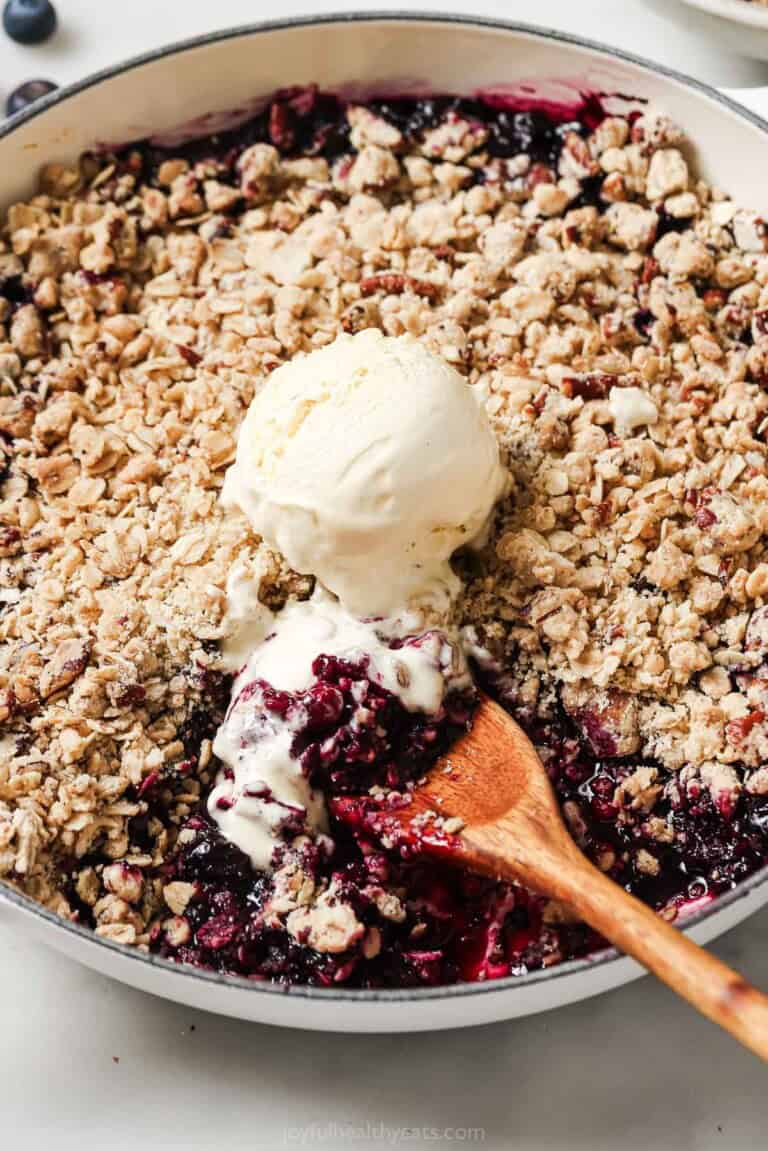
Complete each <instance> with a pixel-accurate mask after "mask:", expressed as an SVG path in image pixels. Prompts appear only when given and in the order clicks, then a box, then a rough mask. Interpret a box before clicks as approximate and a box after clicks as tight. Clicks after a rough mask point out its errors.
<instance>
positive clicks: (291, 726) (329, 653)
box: [0, 88, 768, 987]
mask: <svg viewBox="0 0 768 1151" xmlns="http://www.w3.org/2000/svg"><path fill="white" fill-rule="evenodd" d="M0 324H1V325H2V327H1V329H0V341H1V342H0V498H1V502H0V557H1V558H0V636H1V638H2V641H3V642H2V647H0V725H2V726H1V727H0V876H2V878H3V879H4V880H5V881H6V882H7V883H10V884H12V885H14V886H15V887H17V888H18V889H20V890H21V891H23V892H25V893H26V894H28V895H30V896H31V897H33V898H34V899H35V900H37V901H39V902H40V903H42V904H43V905H45V906H46V907H48V908H51V909H53V910H54V911H56V912H58V913H59V914H60V915H62V916H64V917H66V918H68V919H70V920H73V921H75V922H78V923H81V924H84V925H88V926H90V927H92V928H93V929H94V931H95V932H96V934H97V935H99V936H101V937H103V938H106V939H109V940H113V941H116V942H118V943H123V944H130V945H135V946H137V947H139V948H142V949H144V950H150V951H153V952H156V953H159V954H161V955H163V956H166V957H170V958H173V959H176V960H178V961H180V962H184V963H188V964H194V965H196V966H198V967H203V968H212V969H216V970H219V971H223V972H227V973H235V974H240V975H245V976H248V977H250V978H253V979H255V980H271V981H277V982H280V983H286V984H290V983H311V984H315V985H322V986H326V985H328V986H331V985H335V986H338V985H342V984H344V985H348V986H351V987H393V986H423V985H433V984H441V983H450V982H455V981H460V980H470V981H471V980H488V979H494V978H498V977H501V976H505V975H510V974H512V975H515V974H520V973H524V972H526V971H529V970H531V969H535V968H540V967H542V966H550V965H552V964H556V963H559V962H561V961H562V960H564V959H567V958H570V957H573V956H579V955H584V954H587V953H589V952H591V951H594V950H595V949H597V948H599V947H601V946H602V945H603V941H602V940H601V939H600V938H599V937H597V936H596V935H595V934H594V933H593V932H591V931H590V930H589V929H588V928H587V927H585V926H584V925H583V924H581V923H579V922H577V921H575V920H574V917H573V915H572V914H571V912H570V911H569V909H568V908H567V907H566V906H563V905H560V904H558V903H557V902H555V901H553V900H548V899H544V898H541V897H539V896H537V895H535V894H533V893H530V892H528V891H525V890H522V889H520V888H517V887H514V886H511V885H508V884H503V883H496V882H493V881H491V880H489V879H486V878H479V877H477V876H475V875H471V874H467V873H463V872H461V871H459V870H455V869H451V868H449V867H447V866H446V867H443V866H442V865H440V864H438V863H434V862H430V863H425V862H423V861H420V860H419V859H417V858H413V857H408V856H405V855H403V854H402V853H399V852H398V851H396V850H395V849H393V848H388V847H387V846H384V845H382V844H381V843H377V842H374V841H373V840H372V839H371V838H369V837H368V836H367V835H366V833H365V832H364V831H363V830H362V829H361V828H360V827H359V826H356V825H355V824H354V821H350V820H349V819H347V818H342V816H343V814H344V812H345V811H348V810H349V807H350V805H349V803H348V799H347V797H351V796H360V795H372V796H373V797H374V798H375V799H376V801H377V802H386V801H387V800H388V799H389V798H392V797H394V799H395V800H396V799H397V797H399V796H401V795H402V793H405V792H407V791H408V789H409V788H411V787H412V786H413V785H414V782H415V781H417V780H419V779H420V778H421V777H423V775H424V774H425V773H426V772H427V771H428V769H429V767H430V765H431V764H432V763H433V762H434V760H435V759H436V757H437V756H438V755H440V754H441V753H442V752H444V751H445V750H446V749H447V748H449V747H450V745H451V741H452V740H453V739H455V738H456V736H457V735H458V734H459V733H461V732H462V731H465V730H466V729H467V728H468V726H469V725H470V724H471V722H472V714H473V708H474V706H475V703H476V691H477V686H476V685H481V686H482V687H483V688H484V689H485V690H487V691H488V692H490V693H491V694H492V695H493V696H494V697H495V698H496V699H498V700H499V701H500V702H501V703H502V704H503V705H504V706H505V707H506V708H508V709H509V711H510V712H511V713H512V714H513V715H514V716H515V717H516V718H517V719H518V720H519V722H520V723H521V724H523V725H524V727H525V729H526V730H527V731H528V733H529V734H530V735H531V737H532V739H533V740H534V742H535V744H536V746H537V749H538V751H539V753H540V755H541V756H542V758H543V760H544V763H545V764H546V767H547V770H548V772H549V775H550V777H551V779H552V782H553V784H554V787H555V789H556V791H557V794H558V797H559V799H560V802H561V806H562V810H563V814H564V817H565V820H566V822H567V825H568V827H569V829H570V831H571V834H572V835H573V837H574V839H575V840H576V842H577V843H578V844H579V846H580V847H581V848H582V849H583V851H584V852H586V853H587V855H588V856H589V857H590V858H591V859H592V860H594V861H595V863H596V864H597V865H598V866H599V867H600V868H601V869H602V870H603V871H604V872H606V873H607V874H609V875H610V876H612V877H613V878H614V879H616V880H617V881H618V882H619V883H621V884H622V885H624V886H625V887H626V888H627V889H628V890H631V891H633V892H635V893H637V894H638V895H639V896H640V897H641V898H642V899H644V900H645V901H646V902H648V903H649V904H651V905H652V906H653V907H655V908H656V909H658V911H659V912H660V913H661V914H663V915H664V916H666V917H667V918H670V919H674V918H676V917H679V916H682V915H684V914H686V913H687V912H688V911H689V910H690V909H691V908H695V907H699V906H701V905H703V904H704V903H706V902H707V901H709V900H712V899H714V898H715V897H716V896H717V895H718V894H720V893H722V892H724V891H727V890H728V889H730V888H732V887H733V886H734V885H735V884H736V883H738V882H739V881H740V880H741V879H743V878H744V877H745V876H747V875H749V874H750V873H751V872H753V871H755V870H756V869H758V868H759V867H760V866H761V865H762V864H763V863H764V862H765V859H766V855H767V854H768V534H767V533H768V446H767V444H766V439H767V434H768V230H767V229H766V226H765V224H764V223H763V220H762V219H761V218H760V217H759V216H758V215H757V214H756V213H755V212H754V211H750V210H746V209H742V208H739V207H738V206H737V205H735V204H734V203H732V202H731V200H729V199H728V197H727V195H726V193H725V192H723V191H722V190H720V189H718V188H714V187H711V186H709V185H708V184H706V183H705V182H703V181H702V180H700V179H699V178H698V176H697V174H696V172H695V170H694V168H693V165H692V161H691V156H690V152H689V149H688V146H687V144H686V141H685V140H684V138H683V136H682V134H681V132H680V131H679V130H678V129H677V127H676V126H675V125H673V124H672V123H670V121H669V120H668V119H667V118H666V117H665V116H664V115H663V114H662V113H661V112H660V111H656V110H654V109H653V108H651V107H650V106H645V107H638V106H634V107H632V106H630V104H629V103H625V104H622V102H621V101H618V100H616V101H614V102H613V104H612V103H611V101H610V100H602V101H601V100H599V99H597V98H595V97H592V96H589V97H585V98H584V99H582V100H581V102H580V103H578V104H577V105H574V107H573V108H570V109H565V108H552V107H548V108H538V109H536V108H533V109H530V108H528V109H526V108H523V107H521V106H519V105H515V104H514V103H511V102H510V101H508V100H505V99H504V98H503V97H500V96H499V95H498V93H497V94H495V95H494V94H488V95H486V96H479V97H478V98H476V99H458V98H456V99H454V98H449V97H443V98H439V99H438V98H435V99H406V98H398V99H391V100H388V101H384V100H378V101H371V102H370V103H368V104H365V105H362V104H350V103H344V102H342V101H341V100H339V99H337V98H336V97H334V96H332V95H324V94H322V93H318V92H317V91H316V90H314V89H312V88H309V89H292V90H288V91H285V92H282V93H278V94H277V95H276V96H275V97H274V98H273V99H272V100H271V101H270V102H269V103H268V104H267V106H266V107H265V108H264V109H263V110H262V111H260V112H259V113H258V114H257V115H255V116H253V117H252V118H251V119H250V120H248V121H247V122H246V123H244V124H241V125H240V127H238V128H236V129H232V130H231V131H227V132H224V133H222V134H220V135H218V136H214V137H209V138H206V139H202V140H195V141H193V142H188V143H183V144H175V145H174V146H169V145H161V144H160V143H157V142H151V141H150V142H145V143H142V144H139V145H137V146H134V147H129V148H124V149H121V150H117V151H115V152H114V153H100V154H98V155H95V154H87V155H84V156H83V157H82V158H81V160H80V161H79V164H77V165H76V166H74V167H65V166H62V165H49V166H48V167H46V168H45V169H44V170H43V172H42V174H41V178H40V186H39V191H38V193H37V195H35V196H34V197H33V198H31V199H30V200H28V201H27V202H25V203H18V204H14V205H13V206H12V207H10V208H9V210H8V212H7V214H6V216H5V219H4V225H3V231H2V241H1V242H0ZM449 830H458V828H453V829H449Z"/></svg>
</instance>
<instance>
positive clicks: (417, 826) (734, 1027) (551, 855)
mask: <svg viewBox="0 0 768 1151" xmlns="http://www.w3.org/2000/svg"><path fill="white" fill-rule="evenodd" d="M333 811H334V814H336V815H337V816H338V817H339V818H340V819H342V820H344V821H345V822H348V823H350V824H354V825H356V826H358V827H362V828H364V829H365V830H366V831H367V832H368V833H369V834H370V835H372V836H373V837H374V838H376V839H377V840H378V841H380V842H381V843H382V845H383V846H384V847H387V848H396V849H398V850H399V851H400V852H401V853H402V854H403V855H404V856H432V857H436V858H439V859H441V860H443V861H444V862H447V863H451V864H454V865H456V866H458V867H464V868H468V869H469V870H471V871H476V872H478V873H480V874H482V875H488V876H491V877H493V878H496V879H504V880H509V881H512V882H514V883H519V884H522V885H523V886H525V887H527V888H530V889H531V890H533V891H536V892H538V893H539V894H541V895H546V896H549V897H552V898H554V899H557V900H560V901H562V902H563V903H566V904H568V905H569V906H570V908H571V909H572V910H573V911H574V912H575V913H576V914H577V915H578V916H579V918H580V919H582V920H584V922H586V923H588V924H590V926H591V927H593V928H595V930H597V931H599V932H600V934H601V935H603V936H604V937H605V938H606V939H609V940H610V941H611V942H612V943H614V944H616V946H617V947H620V948H621V950H622V951H624V952H626V953H627V954H628V955H631V956H633V958H635V959H637V960H638V961H639V962H640V963H642V964H643V965H644V966H645V967H646V968H647V969H648V970H649V971H652V972H653V973H654V974H655V975H657V976H658V977H659V979H662V980H663V981H664V982H665V983H666V984H668V985H669V986H670V987H671V988H672V989H673V990H674V991H676V992H677V993H678V994H679V995H681V996H683V997H684V998H685V999H687V1000H688V1001H689V1003H691V1004H692V1005H693V1006H694V1007H696V1008H697V1010H699V1011H700V1012H702V1014H704V1015H706V1016H707V1017H708V1018H709V1019H711V1020H713V1021H714V1022H715V1023H717V1024H718V1025H719V1026H720V1027H723V1028H724V1029H725V1030H726V1031H728V1032H730V1034H731V1035H733V1036H734V1037H735V1038H736V1039H738V1040H739V1041H740V1042H741V1043H743V1044H744V1045H745V1046H746V1047H749V1048H750V1049H751V1050H752V1051H754V1052H755V1053H756V1054H757V1055H759V1056H761V1057H762V1058H763V1059H766V1060H768V997H766V996H765V995H763V994H762V993H761V992H759V991H758V990H757V989H756V988H754V987H752V986H751V985H750V984H749V983H747V982H746V980H744V979H743V978H742V977H741V976H740V975H738V974H737V973H736V972H735V971H732V970H731V968H729V967H727V966H726V965H725V964H724V963H721V962H720V960H718V959H716V958H715V957H714V956H713V955H710V954H709V953H708V952H706V951H704V950H703V948H701V947H698V946H697V945H696V944H695V943H694V942H693V941H692V940H690V939H688V938H687V937H686V936H685V935H682V934H681V933H680V932H679V931H677V930H676V929H675V928H674V927H673V926H672V925H671V924H669V923H668V922H666V920H664V919H662V918H661V916H659V915H657V914H656V913H655V912H654V911H652V910H651V909H650V908H649V907H647V906H646V905H645V904H644V903H641V902H640V900H638V899H636V898H635V897H634V896H633V895H630V894H629V893H628V892H627V891H625V890H624V888H623V887H620V886H619V885H618V884H617V883H614V882H613V880H611V879H609V878H608V877H607V876H606V875H604V874H603V873H602V872H601V871H599V870H598V869H597V868H596V867H595V866H594V865H593V864H592V863H590V862H589V860H588V859H587V858H586V856H584V855H582V853H581V852H580V851H579V849H578V848H577V846H576V845H575V843H574V842H573V840H572V839H571V837H570V835H569V834H568V831H567V830H566V828H565V825H564V823H563V821H562V818H561V816H560V809H559V807H558V804H557V800H556V798H555V795H554V792H553V790H552V786H551V784H550V782H549V778H548V777H547V773H546V771H545V769H544V766H543V764H542V762H541V760H540V759H539V757H538V755H537V754H536V751H535V749H534V747H533V744H532V743H531V742H530V740H529V739H528V737H527V736H526V735H525V733H524V732H523V731H522V730H521V729H520V727H518V725H517V724H516V723H515V721H514V720H513V719H512V718H511V716H509V715H508V714H507V712H505V711H504V710H503V708H501V707H499V705H498V704H496V703H494V702H493V701H492V700H491V699H489V698H488V697H487V696H482V697H481V702H480V705H479V707H478V709H477V712H476V713H475V718H474V722H473V725H472V728H471V730H470V731H468V732H467V733H466V735H464V736H462V738H461V739H459V740H458V741H457V742H456V743H455V744H454V745H453V747H452V748H451V749H450V752H448V753H447V754H446V755H444V756H442V757H441V758H440V759H439V760H438V761H437V762H436V763H435V765H434V767H433V768H432V770H431V771H430V772H429V774H428V776H426V778H425V779H424V781H423V782H422V783H421V784H419V785H418V786H417V787H416V788H415V789H414V790H413V791H411V792H408V793H406V794H405V795H404V796H403V798H402V802H400V801H399V800H392V799H391V798H388V799H387V800H386V801H383V802H381V803H377V802H376V801H372V800H371V797H369V796H365V797H361V798H349V797H343V798H337V799H336V800H335V801H334V802H333Z"/></svg>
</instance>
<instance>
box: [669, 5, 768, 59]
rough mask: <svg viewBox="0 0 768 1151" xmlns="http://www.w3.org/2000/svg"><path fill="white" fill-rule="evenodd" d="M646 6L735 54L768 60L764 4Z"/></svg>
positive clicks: (767, 33) (766, 13)
mask: <svg viewBox="0 0 768 1151" xmlns="http://www.w3.org/2000/svg"><path fill="white" fill-rule="evenodd" d="M646 4H647V5H648V7H649V8H653V10H654V11H655V12H658V13H659V15H660V16H665V17H668V18H669V19H671V20H675V21H676V23H678V24H684V25H685V27H686V29H688V30H689V31H699V32H701V33H702V34H703V35H705V36H708V37H710V38H711V39H713V40H714V41H715V42H716V43H718V44H722V45H723V46H724V47H725V48H726V49H729V50H730V51H732V52H738V53H739V54H740V55H742V56H749V57H752V58H754V59H756V60H768V7H763V5H762V4H757V3H752V2H751V0H646Z"/></svg>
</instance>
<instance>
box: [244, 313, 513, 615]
mask: <svg viewBox="0 0 768 1151" xmlns="http://www.w3.org/2000/svg"><path fill="white" fill-rule="evenodd" d="M505 483H506V475H505V472H504V469H503V468H502V466H501V463H500V460H499V449H498V445H497V443H496V439H495V437H494V434H493V431H492V429H491V426H490V424H489V421H488V418H487V416H486V414H485V410H484V408H483V405H482V400H481V397H480V395H479V393H478V391H477V390H476V389H473V388H472V387H471V386H470V385H469V384H467V382H466V381H465V380H464V379H463V377H462V376H460V375H459V373H458V372H457V371H455V370H454V369H453V368H452V367H451V366H450V365H449V364H447V363H446V362H445V361H444V360H442V359H441V358H440V357H439V356H436V355H434V354H433V353H432V352H430V351H429V350H428V349H426V348H425V347H424V346H423V345H422V344H421V343H419V342H418V341H417V340H415V339H413V338H411V337H410V336H400V337H398V338H392V337H387V336H384V335H382V333H381V332H379V331H376V330H374V329H370V330H367V331H364V332H360V333H359V334H357V335H354V336H340V337H339V338H338V339H336V340H335V341H334V342H333V343H332V344H329V345H328V346H327V347H324V348H321V349H319V350H318V351H316V352H312V353H310V354H309V355H307V356H303V357H299V358H296V359H294V360H291V362H290V363H287V364H284V365H283V366H282V367H280V368H278V369H277V370H276V371H275V372H273V374H272V375H271V376H270V377H269V379H268V380H267V382H266V384H265V385H264V387H263V388H262V390H261V391H260V392H259V393H258V395H257V396H256V397H255V399H254V400H253V402H252V404H251V406H250V408H249V409H248V413H247V415H246V417H245V421H244V423H243V426H242V429H241V431H240V437H239V440H238V446H237V456H236V459H235V463H234V464H233V465H232V467H231V468H230V470H229V472H228V474H227V479H226V484H225V489H224V499H225V500H226V501H228V502H230V503H233V504H236V505H237V506H239V507H240V508H241V509H242V511H243V512H244V513H245V514H246V515H247V516H248V518H249V519H250V520H251V522H252V524H253V526H254V528H255V530H256V531H257V532H258V533H259V534H260V535H261V536H262V537H263V538H264V539H265V540H266V541H267V543H269V544H270V545H271V546H273V547H275V548H276V549H277V550H278V551H280V552H282V554H283V555H284V556H285V558H286V560H287V561H288V563H289V564H290V565H291V567H292V568H294V570H296V571H298V572H301V573H312V574H313V575H315V576H316V577H317V578H318V579H319V580H320V581H321V582H322V583H323V584H324V585H325V586H326V587H327V588H329V589H330V590H331V591H332V592H333V593H334V594H335V595H336V596H338V598H339V599H340V600H341V601H342V603H343V604H344V605H345V606H346V607H347V608H348V610H349V611H351V612H353V613H355V614H357V615H358V616H365V615H382V616H386V615H390V614H393V613H394V612H397V611H401V610H402V609H403V607H404V606H405V605H406V604H408V603H410V602H412V601H414V600H415V599H418V598H419V597H421V596H427V595H431V594H433V593H434V591H435V589H436V588H440V587H441V586H442V587H443V588H444V589H445V590H446V591H448V592H449V593H450V594H452V593H453V592H454V591H455V590H456V581H455V578H454V577H453V575H452V573H451V570H450V566H449V564H448V560H449V557H450V556H451V555H452V553H453V552H454V551H455V550H456V549H457V548H458V547H460V546H461V545H462V544H465V543H467V542H470V541H471V540H472V539H473V538H474V537H476V536H477V535H478V534H479V533H480V532H481V531H482V529H483V527H484V526H485V524H486V522H487V519H488V516H489V514H490V512H491V509H492V507H493V505H494V503H495V502H496V500H497V499H498V498H499V496H500V495H501V493H502V491H503V490H504V487H505Z"/></svg>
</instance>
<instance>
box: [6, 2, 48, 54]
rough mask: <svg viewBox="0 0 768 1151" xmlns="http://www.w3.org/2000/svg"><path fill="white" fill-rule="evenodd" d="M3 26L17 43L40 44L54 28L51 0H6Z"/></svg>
mask: <svg viewBox="0 0 768 1151" xmlns="http://www.w3.org/2000/svg"><path fill="white" fill-rule="evenodd" d="M3 28H5V31H6V32H7V34H8V35H9V36H10V38H11V39H12V40H16V41H17V42H18V43H19V44H42V42H43V40H47V39H48V37H49V36H52V35H53V33H54V31H55V29H56V9H55V8H54V6H53V4H51V0H7V3H6V5H5V8H4V9H3Z"/></svg>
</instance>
